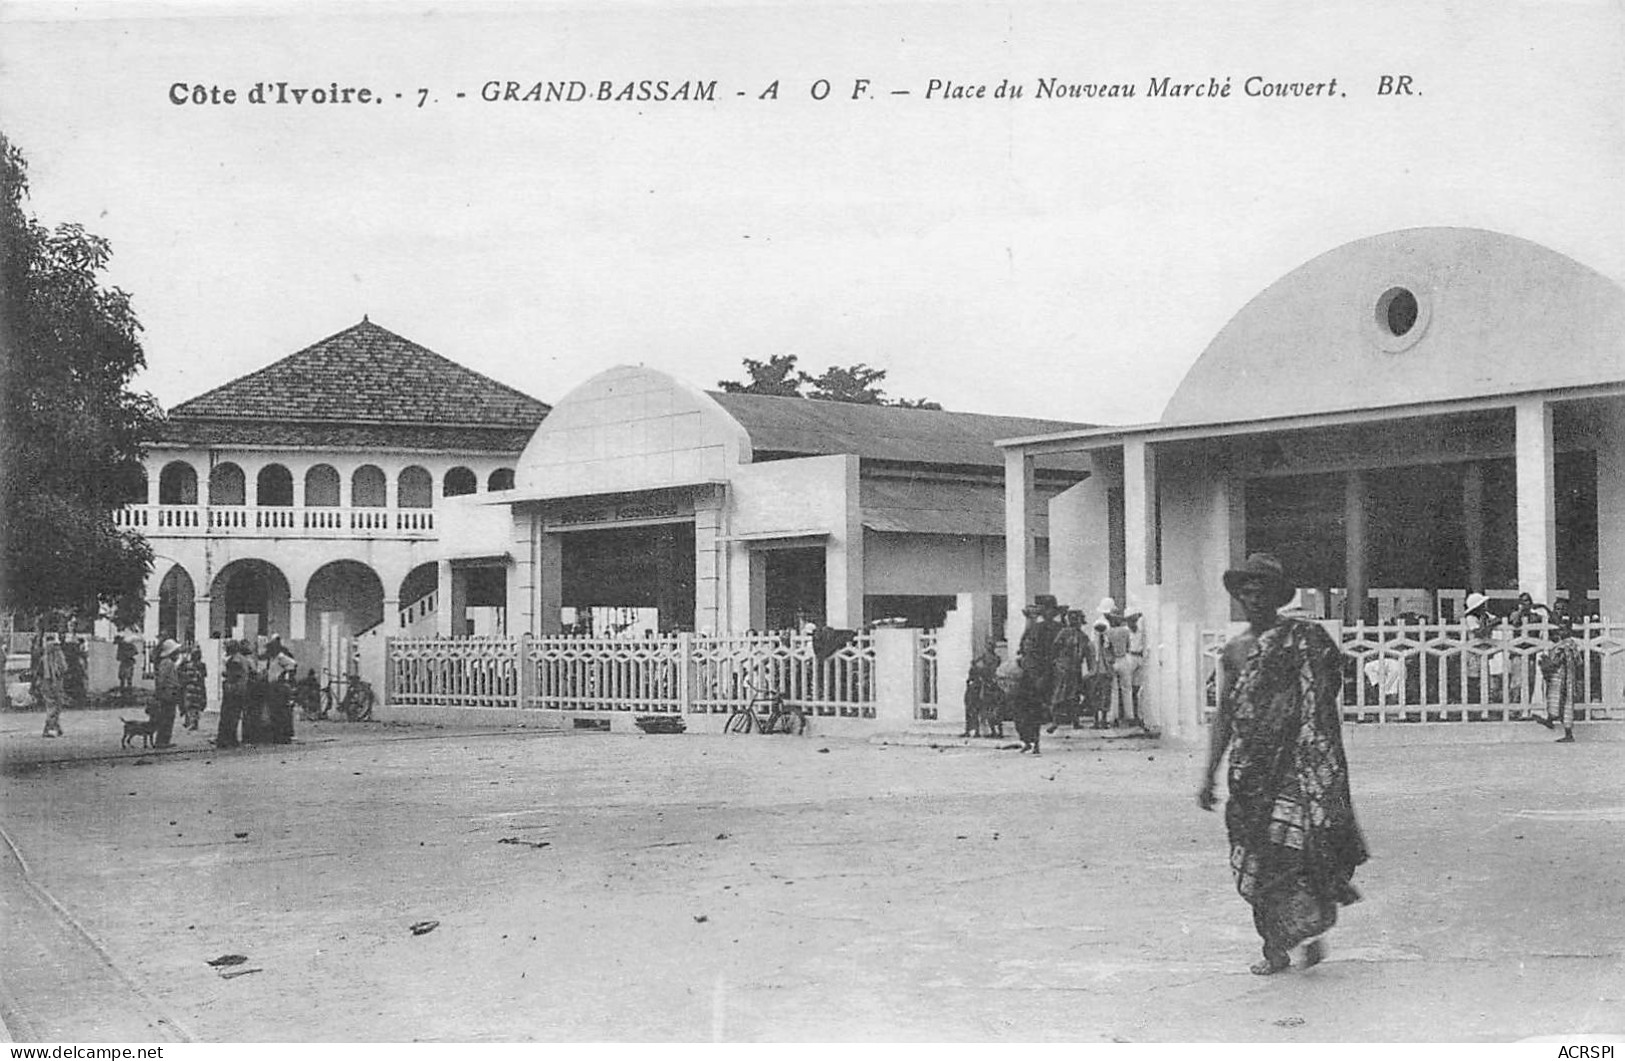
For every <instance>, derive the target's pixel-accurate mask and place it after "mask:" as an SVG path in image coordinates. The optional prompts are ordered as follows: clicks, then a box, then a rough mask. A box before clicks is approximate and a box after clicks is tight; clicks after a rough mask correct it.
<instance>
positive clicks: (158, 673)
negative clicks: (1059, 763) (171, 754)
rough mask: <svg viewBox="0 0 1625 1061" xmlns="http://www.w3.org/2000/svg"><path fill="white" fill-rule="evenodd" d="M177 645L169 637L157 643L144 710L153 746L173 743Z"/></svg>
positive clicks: (178, 684)
mask: <svg viewBox="0 0 1625 1061" xmlns="http://www.w3.org/2000/svg"><path fill="white" fill-rule="evenodd" d="M180 647H181V646H180V644H179V643H178V642H177V641H176V640H175V639H174V638H172V637H166V638H164V640H163V641H161V642H159V644H158V665H157V667H156V668H155V669H154V672H153V704H152V707H150V708H148V709H147V715H148V717H149V718H151V719H152V746H153V747H154V748H168V747H172V746H173V743H174V742H173V741H172V740H171V737H172V735H173V733H174V730H175V712H176V711H177V710H179V708H180V704H181V695H182V694H181V676H180V668H179V666H178V665H177V664H176V662H175V656H176V654H177V653H178V652H179V651H180Z"/></svg>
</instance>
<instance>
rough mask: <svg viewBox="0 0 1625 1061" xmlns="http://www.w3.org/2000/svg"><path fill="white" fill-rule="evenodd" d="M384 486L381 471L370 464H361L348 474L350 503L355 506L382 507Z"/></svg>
mask: <svg viewBox="0 0 1625 1061" xmlns="http://www.w3.org/2000/svg"><path fill="white" fill-rule="evenodd" d="M385 488H386V480H385V479H384V473H383V471H381V470H380V469H378V468H376V467H374V466H373V465H371V464H363V465H362V466H361V467H359V468H357V469H356V470H355V474H354V475H352V476H350V504H352V505H354V506H356V507H357V508H383V507H384V504H385V500H386V498H385Z"/></svg>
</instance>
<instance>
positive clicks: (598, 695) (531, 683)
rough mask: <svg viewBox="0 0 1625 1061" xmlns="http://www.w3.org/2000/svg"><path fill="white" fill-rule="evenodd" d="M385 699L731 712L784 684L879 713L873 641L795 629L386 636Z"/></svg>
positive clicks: (815, 713) (930, 641)
mask: <svg viewBox="0 0 1625 1061" xmlns="http://www.w3.org/2000/svg"><path fill="white" fill-rule="evenodd" d="M917 643H918V645H919V649H918V652H917V653H916V657H917V658H916V661H915V663H916V668H915V669H916V673H915V682H914V688H915V689H916V697H915V701H916V702H915V705H914V714H915V717H917V718H935V717H936V700H937V685H938V680H937V667H936V662H937V660H936V656H937V642H936V638H935V637H934V636H933V635H931V634H921V635H919V636H918V638H917ZM385 680H386V687H385V700H386V702H387V703H390V704H398V705H408V706H419V707H487V708H512V709H526V710H537V711H552V712H566V713H581V714H604V713H617V712H625V713H630V714H636V715H658V714H677V715H717V714H727V713H729V712H731V711H733V710H734V709H735V708H736V707H739V706H742V705H744V704H747V703H749V702H750V701H751V700H752V699H753V698H754V697H755V696H756V695H757V694H758V693H768V692H771V691H777V692H778V693H779V694H781V695H782V696H783V697H784V698H785V699H786V700H787V701H789V702H791V703H794V704H796V705H798V706H799V707H800V708H801V709H802V710H803V711H805V712H806V713H807V714H808V715H809V716H812V717H815V718H816V717H827V718H844V719H873V718H874V717H875V704H876V656H875V646H874V640H873V638H872V637H871V636H870V635H868V634H861V633H860V634H858V635H856V636H855V637H854V638H853V640H851V641H849V642H848V643H847V644H845V645H843V646H842V647H841V648H839V649H837V650H836V651H835V652H834V653H832V654H831V655H829V656H827V657H826V658H824V659H822V660H820V659H818V658H817V657H816V656H815V655H814V652H813V645H812V639H811V638H809V637H806V636H802V635H799V634H796V635H792V634H745V635H730V636H721V637H710V636H704V635H699V634H686V633H685V634H674V635H668V636H663V637H650V638H643V639H639V640H618V639H612V638H592V637H574V636H530V635H525V636H523V637H464V638H405V637H397V638H390V639H389V640H388V642H387V646H386V679H385Z"/></svg>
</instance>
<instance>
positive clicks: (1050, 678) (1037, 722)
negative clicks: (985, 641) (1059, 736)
mask: <svg viewBox="0 0 1625 1061" xmlns="http://www.w3.org/2000/svg"><path fill="white" fill-rule="evenodd" d="M1058 609H1059V605H1058V604H1056V602H1055V598H1054V597H1052V596H1051V595H1049V594H1048V593H1040V594H1038V595H1037V596H1036V597H1034V598H1033V603H1031V604H1029V605H1028V606H1027V607H1025V608H1023V609H1022V610H1021V614H1022V615H1025V616H1026V617H1027V628H1026V629H1025V630H1023V631H1022V632H1021V644H1020V647H1019V648H1018V649H1017V650H1016V660H1017V662H1018V663H1019V664H1020V666H1021V682H1020V684H1019V685H1018V686H1017V687H1016V736H1018V737H1020V738H1021V750H1022V751H1024V752H1028V751H1030V752H1032V753H1033V754H1034V755H1037V754H1039V751H1038V743H1039V737H1040V735H1041V734H1042V733H1043V725H1044V718H1045V715H1046V713H1047V712H1048V711H1049V704H1050V697H1051V696H1052V695H1053V694H1054V691H1055V635H1056V634H1057V633H1058V632H1059V627H1060V624H1058V623H1057V622H1056V621H1055V613H1056V612H1057V610H1058Z"/></svg>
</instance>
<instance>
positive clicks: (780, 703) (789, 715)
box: [722, 682, 807, 737]
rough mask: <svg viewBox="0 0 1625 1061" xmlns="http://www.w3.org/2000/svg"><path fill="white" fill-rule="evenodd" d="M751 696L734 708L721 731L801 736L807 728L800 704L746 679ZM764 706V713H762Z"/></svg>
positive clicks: (805, 716)
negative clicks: (765, 712) (787, 700)
mask: <svg viewBox="0 0 1625 1061" xmlns="http://www.w3.org/2000/svg"><path fill="white" fill-rule="evenodd" d="M745 687H746V688H748V689H749V690H750V691H751V695H750V699H749V700H747V701H746V702H745V703H744V704H742V705H739V706H737V707H735V708H734V709H733V713H732V714H730V715H729V716H728V721H727V722H726V723H724V724H723V727H722V731H723V732H724V733H788V734H792V735H794V736H798V737H799V736H801V735H802V734H803V733H806V732H807V714H806V712H804V711H802V710H801V708H800V706H798V705H796V704H792V703H788V702H786V701H785V699H784V694H782V693H780V692H779V691H778V690H777V689H768V690H763V689H760V688H758V687H757V686H755V685H752V684H751V683H749V682H746V683H745ZM764 708H765V709H766V711H767V717H766V718H763V717H762V710H763V709H764Z"/></svg>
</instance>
